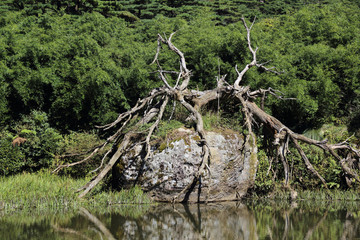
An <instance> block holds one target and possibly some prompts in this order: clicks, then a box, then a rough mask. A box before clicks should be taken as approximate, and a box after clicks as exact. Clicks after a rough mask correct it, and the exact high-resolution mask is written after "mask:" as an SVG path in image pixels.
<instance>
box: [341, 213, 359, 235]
mask: <svg viewBox="0 0 360 240" xmlns="http://www.w3.org/2000/svg"><path fill="white" fill-rule="evenodd" d="M351 217H352V214H351V213H350V212H347V213H346V220H345V222H344V224H343V234H342V236H341V240H345V239H356V237H359V236H356V234H357V233H358V232H359V231H360V229H359V226H360V217H359V216H357V218H356V219H355V220H351V219H350V218H351Z"/></svg>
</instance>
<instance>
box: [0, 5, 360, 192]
mask: <svg viewBox="0 0 360 240" xmlns="http://www.w3.org/2000/svg"><path fill="white" fill-rule="evenodd" d="M0 13H1V16H0V126H1V127H2V128H4V129H3V130H2V131H1V139H0V150H1V151H0V163H1V164H0V171H1V174H2V175H10V174H14V173H18V172H21V171H22V170H27V171H35V170H37V169H39V168H42V167H49V166H51V164H53V161H54V159H55V156H56V155H58V154H59V152H62V153H63V152H67V153H73V152H78V150H79V151H80V150H82V149H83V148H86V147H89V145H87V142H88V143H89V142H96V141H97V139H95V138H94V135H92V134H88V133H80V131H82V130H88V129H90V128H92V127H93V126H95V125H99V124H103V123H106V122H109V121H111V120H113V119H114V118H115V117H116V116H117V114H118V113H119V112H122V111H124V110H126V109H128V108H129V107H130V106H133V105H134V104H135V102H136V101H137V99H138V98H139V97H142V96H144V95H146V94H147V93H148V91H149V90H150V89H152V88H154V87H158V86H160V84H161V83H160V81H158V79H157V78H156V74H154V73H153V72H154V71H155V70H156V66H155V64H154V65H149V64H150V63H151V62H152V60H153V56H154V53H155V51H156V39H155V38H156V35H157V34H158V33H163V32H165V34H166V35H167V36H169V34H170V33H172V32H175V31H177V33H176V35H175V36H174V38H173V42H174V44H175V45H176V46H178V47H179V49H182V51H183V52H184V54H185V56H186V59H187V61H188V62H187V64H188V67H189V69H191V70H192V75H193V79H195V80H196V81H194V82H192V83H191V85H190V86H189V87H191V88H193V89H200V90H203V89H208V88H213V87H215V86H216V77H217V76H219V75H223V74H227V78H226V80H227V81H229V82H230V83H231V82H232V81H234V79H235V78H236V71H235V69H234V66H235V65H236V64H237V65H239V66H243V65H244V64H246V63H247V62H248V61H249V60H250V59H251V56H250V55H249V53H248V50H247V42H246V34H245V32H244V31H243V30H242V25H241V23H239V18H240V17H241V16H242V15H244V16H245V17H247V18H248V19H249V20H251V21H252V20H253V19H254V17H255V16H256V17H257V19H259V20H257V21H256V22H255V25H254V26H253V29H252V37H253V43H254V45H256V46H259V47H260V48H259V51H258V58H260V60H261V61H263V62H266V61H268V60H272V62H270V64H271V65H273V66H276V67H277V68H278V70H280V71H284V73H283V74H281V75H275V74H274V75H269V74H263V72H262V71H261V70H251V71H249V72H248V74H247V75H246V76H245V78H244V81H245V84H248V85H250V86H251V87H252V89H258V88H268V87H271V88H274V89H278V90H280V91H282V92H283V93H284V95H285V96H286V97H293V98H296V100H290V101H287V102H286V104H284V101H283V100H278V99H275V98H271V97H269V98H267V99H266V104H265V109H266V111H267V112H269V113H271V114H272V115H274V116H275V117H277V118H278V119H280V120H281V121H282V122H283V123H284V124H286V125H287V126H289V127H291V128H292V129H294V130H295V131H297V132H304V131H305V130H306V129H308V130H309V129H319V128H321V126H323V125H324V124H325V123H334V122H335V123H337V124H338V123H340V124H342V125H345V124H348V125H349V126H350V128H349V131H351V132H357V134H358V136H360V130H359V129H360V125H359V122H360V120H359V116H360V107H359V104H360V102H359V97H360V80H359V79H360V67H359V66H360V52H359V51H360V50H359V49H360V36H359V34H358V33H359V30H360V20H359V17H358V16H359V15H360V7H359V3H358V1H346V0H333V1H325V0H321V1H318V0H316V1H315V0H314V1H313V0H301V1H289V0H272V1H255V0H250V1H241V0H238V1H229V0H214V1H204V0H196V1H165V0H145V1H135V0H128V1H102V0H91V1H57V0H44V1H33V0H5V1H1V2H0ZM3 13H4V14H3ZM172 54H173V53H171V52H168V53H165V54H163V55H161V56H160V57H159V62H160V64H161V66H162V68H163V69H166V70H173V71H178V69H176V68H177V66H178V63H177V61H176V60H174V58H173V55H172ZM174 66H175V67H174ZM167 77H168V78H169V82H170V83H171V84H173V83H175V81H176V77H177V76H176V75H174V76H170V74H169V75H168V76H167ZM215 105H216V104H215ZM220 105H221V106H220V109H226V111H224V112H221V113H224V114H228V115H222V116H223V117H225V118H226V120H221V121H223V122H221V121H220V124H225V121H226V122H227V123H228V124H229V125H231V124H233V125H234V124H235V123H236V118H239V116H233V115H232V113H233V112H235V111H233V109H230V104H227V103H226V101H225V103H220ZM214 109H217V107H214V108H213V109H207V110H209V111H213V110H214ZM175 114H181V112H180V113H175ZM214 119H216V118H214V117H213V116H210V115H209V118H208V119H207V120H208V123H209V127H211V125H216V124H218V123H216V121H215V122H214ZM173 123H174V122H172V123H170V125H171V124H173ZM174 125H177V123H176V124H175V123H174ZM164 126H165V125H164ZM325 126H326V125H325ZM71 130H72V131H79V132H71ZM60 132H61V133H62V134H69V135H61V134H60ZM19 134H20V135H21V136H24V137H26V138H28V139H29V140H28V142H26V143H25V144H24V145H23V146H22V147H21V148H12V146H11V141H12V140H13V139H14V138H15V137H16V136H17V135H19ZM159 134H160V133H159ZM339 134H340V136H341V135H342V133H339ZM160 135H161V134H160ZM324 135H326V134H325V133H324ZM345 135H347V134H345ZM72 144H75V145H77V146H78V147H79V149H72ZM308 150H309V151H310V152H311V153H312V154H311V155H312V156H313V158H312V159H311V161H313V163H314V165H315V166H316V168H317V170H318V171H319V172H320V174H323V175H324V177H325V178H326V179H327V180H329V181H330V182H332V183H333V187H337V186H338V185H337V184H340V183H341V176H339V172H337V171H338V168H337V167H334V166H335V163H334V164H333V165H332V163H331V161H330V163H329V164H330V165H324V164H323V162H325V161H322V160H323V159H324V158H326V157H327V156H324V155H322V153H319V152H317V151H315V150H313V149H308ZM259 159H260V172H259V174H258V177H259V179H261V180H262V181H261V184H263V185H262V186H259V188H262V189H265V190H266V189H270V188H271V184H272V183H273V182H272V181H273V180H272V178H271V177H270V175H269V174H268V175H266V174H263V173H264V171H267V169H268V167H269V165H268V162H266V161H267V159H266V158H265V154H263V155H262V153H261V152H260V155H259ZM76 160H77V159H75V158H73V159H70V160H69V161H70V162H72V161H76ZM57 161H63V160H59V159H57ZM292 161H293V162H294V163H298V162H297V161H299V159H298V156H293V160H292ZM261 164H263V165H261ZM300 165H301V164H300ZM93 167H94V166H93V165H91V164H90V165H89V166H87V168H86V169H87V170H88V169H90V168H93ZM279 167H280V168H281V165H280V166H279ZM303 171H304V172H305V166H303V168H299V170H298V171H297V172H296V171H294V176H295V177H296V178H295V179H296V181H300V177H302V181H303V183H307V184H309V185H311V186H315V185H317V184H318V183H317V182H311V183H310V182H309V181H310V179H313V178H308V177H307V176H304V174H303V173H302V172H303ZM84 173H85V170H84V171H82V170H80V169H78V170H74V172H73V173H72V174H74V175H82V174H84ZM262 174H263V175H262ZM303 183H299V184H303Z"/></svg>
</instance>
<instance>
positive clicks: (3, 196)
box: [0, 173, 151, 210]
mask: <svg viewBox="0 0 360 240" xmlns="http://www.w3.org/2000/svg"><path fill="white" fill-rule="evenodd" d="M85 183H86V179H73V178H69V177H64V176H57V175H52V174H50V173H36V174H29V173H24V174H19V175H15V176H10V177H1V178H0V209H5V210H11V209H60V208H71V209H76V208H78V207H80V206H92V207H97V206H109V205H115V204H149V203H151V200H150V198H149V197H147V195H146V194H144V193H143V191H142V190H141V189H140V188H139V187H135V188H133V189H130V190H123V191H119V192H104V191H97V193H95V194H93V195H90V196H87V197H86V198H84V199H79V198H78V196H77V193H76V189H78V188H80V187H81V186H83V185H84V184H85Z"/></svg>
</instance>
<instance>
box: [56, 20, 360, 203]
mask: <svg viewBox="0 0 360 240" xmlns="http://www.w3.org/2000/svg"><path fill="white" fill-rule="evenodd" d="M242 21H243V24H244V27H245V29H246V33H247V43H248V49H249V51H250V53H251V54H252V60H251V62H250V63H248V64H246V65H245V66H244V68H243V69H242V70H239V69H238V66H237V65H236V66H235V70H236V72H237V74H238V75H237V78H236V79H235V81H234V84H232V85H231V84H229V83H227V82H226V81H225V77H226V75H225V76H223V77H221V78H220V79H218V82H217V87H216V88H215V89H210V90H204V91H199V90H191V89H188V85H189V82H190V80H191V71H190V70H189V69H188V68H187V65H186V59H185V55H184V53H183V52H181V51H180V50H179V49H178V48H177V47H176V46H175V45H174V44H173V42H172V38H173V36H174V34H175V33H172V34H171V35H170V37H169V38H168V39H167V38H166V37H162V36H161V35H160V34H158V39H157V43H158V46H157V50H156V53H155V57H154V61H153V63H157V66H158V71H156V73H158V74H159V79H160V80H161V81H162V82H163V84H164V86H163V87H160V88H156V89H153V90H152V91H150V92H149V94H148V96H147V97H145V98H143V99H140V100H138V102H137V103H136V105H135V106H134V107H133V108H131V109H130V110H128V111H127V112H124V113H121V114H119V116H118V118H117V119H116V120H115V121H113V122H112V123H109V124H106V125H104V126H100V127H99V128H100V129H102V130H103V131H110V130H112V129H114V128H116V127H117V128H118V129H117V130H116V131H115V133H114V134H113V135H111V136H110V137H109V138H108V139H107V140H106V141H104V143H103V144H102V145H100V146H98V147H97V148H96V149H95V150H93V152H92V153H91V154H90V156H88V157H86V158H85V159H83V160H81V161H79V162H78V163H77V164H80V163H84V162H86V161H87V160H88V159H89V158H91V157H92V156H93V155H95V154H96V153H97V152H98V150H99V149H100V148H102V147H103V146H105V145H106V144H112V148H111V151H108V152H107V153H106V156H105V157H104V158H103V159H102V162H101V165H100V166H99V168H98V169H99V173H98V174H97V175H96V176H95V177H94V178H93V179H92V180H91V181H90V182H89V183H87V184H86V185H85V186H83V187H82V188H80V189H79V191H81V193H80V194H79V197H84V196H85V195H86V194H87V193H89V192H90V191H91V190H92V189H93V188H94V187H95V186H96V185H97V184H98V183H99V182H100V181H101V180H102V179H104V177H105V176H106V175H107V174H108V173H109V172H110V170H111V169H112V168H113V167H114V166H115V164H116V163H117V162H119V161H122V159H124V158H127V156H128V155H129V154H130V152H131V151H132V150H133V149H134V148H135V147H138V148H139V149H140V150H139V153H138V154H137V156H136V159H139V157H140V158H142V163H141V164H142V166H144V165H146V164H148V165H151V162H152V158H153V151H154V149H153V148H152V143H151V138H152V136H153V135H154V133H155V131H156V129H157V128H158V127H159V124H160V122H161V121H162V119H163V117H164V112H165V109H166V107H167V105H168V103H169V102H171V101H169V100H172V101H173V104H174V105H175V103H176V102H178V103H179V104H180V105H182V106H183V107H184V108H185V109H186V110H187V111H188V115H189V116H193V117H192V119H193V120H194V122H195V127H194V130H195V133H196V134H197V136H198V137H199V139H200V140H199V141H198V144H197V145H198V147H200V148H201V154H200V156H199V161H197V162H196V163H195V165H196V166H195V167H193V168H191V169H192V170H191V171H192V172H191V173H190V175H189V176H191V177H192V181H190V182H188V183H187V184H183V185H181V187H177V188H176V191H177V194H176V195H175V196H174V195H173V196H174V197H172V198H167V200H169V201H170V200H171V201H186V196H189V194H191V191H194V188H195V186H198V188H199V191H198V193H199V194H201V188H202V187H206V188H207V191H206V197H205V198H204V197H202V198H201V197H199V198H198V199H205V201H207V200H208V199H210V200H219V198H216V197H213V196H212V195H211V194H213V195H216V194H215V193H214V192H213V191H211V190H212V187H214V186H215V185H213V184H212V183H211V180H212V179H213V178H214V176H215V175H216V174H217V173H216V172H214V171H219V170H216V164H217V163H216V161H218V160H216V159H217V157H216V156H213V155H212V152H211V149H210V148H211V147H210V146H211V143H210V142H209V140H208V136H207V134H208V133H207V132H206V131H205V129H204V123H203V116H202V114H201V108H202V107H203V106H206V105H208V104H209V103H211V102H212V101H214V100H217V101H220V100H223V99H225V97H226V99H229V98H231V99H233V100H234V102H236V103H239V102H240V107H241V111H242V113H243V117H244V125H245V127H246V129H247V134H246V135H247V136H245V138H244V141H242V142H241V141H240V142H241V143H240V142H239V146H237V149H243V148H244V146H247V149H248V152H247V153H246V154H247V156H250V158H249V159H251V161H247V162H243V164H245V165H244V166H242V169H243V170H244V171H248V174H247V175H246V177H244V176H242V177H239V178H236V179H239V182H238V183H237V184H236V185H237V186H234V187H233V190H234V196H235V197H232V198H227V199H232V200H235V199H238V198H239V197H241V196H242V194H240V190H241V191H243V192H246V191H247V189H248V188H249V187H251V186H252V184H253V183H254V181H255V175H256V169H257V164H258V161H257V144H256V135H255V133H254V131H253V128H254V126H253V123H255V122H256V123H260V124H261V125H262V126H264V127H266V128H267V129H268V130H269V131H270V132H271V134H272V136H270V137H271V138H272V139H273V141H272V142H273V144H274V146H275V147H277V149H278V151H277V157H279V158H280V159H281V161H282V164H283V166H284V178H285V185H286V186H288V187H289V164H288V161H287V153H288V152H289V145H293V146H295V149H296V150H297V151H298V153H299V155H300V157H301V159H302V160H303V162H304V164H305V165H306V167H307V169H308V170H309V172H310V173H312V174H313V175H314V176H316V177H317V178H319V179H320V180H321V182H322V183H323V184H324V186H325V187H327V185H326V181H325V179H324V178H323V177H322V176H321V175H320V174H319V173H318V172H317V171H316V170H315V168H314V167H313V166H312V164H311V162H310V160H309V158H308V157H307V155H306V153H305V152H304V151H303V149H302V147H301V144H300V142H301V143H302V144H307V145H313V146H316V147H318V148H321V149H323V150H324V151H326V152H328V153H329V154H331V155H332V156H333V157H334V158H335V159H337V160H338V163H339V165H340V166H341V168H342V170H343V172H344V174H345V175H346V176H347V177H348V178H349V179H355V180H357V181H359V182H360V180H359V177H358V174H357V172H356V170H355V169H354V168H353V167H351V166H350V162H353V161H352V159H355V160H356V161H359V158H360V153H359V150H357V149H355V148H354V147H352V146H350V145H349V144H347V142H343V143H340V144H328V143H327V141H315V140H313V139H310V138H307V137H305V136H303V135H300V134H297V133H294V132H293V131H291V130H290V129H289V128H288V127H287V126H285V125H284V124H283V123H281V122H280V121H279V120H278V119H276V118H275V117H274V116H271V115H269V114H268V113H266V112H265V111H264V110H263V107H262V108H259V107H258V106H257V105H256V103H255V102H254V101H255V99H257V98H258V97H261V98H262V101H264V99H265V94H267V93H268V94H270V95H272V96H275V97H277V98H279V99H286V98H284V97H283V94H282V93H281V92H279V91H276V90H274V89H271V88H269V89H267V90H264V89H259V90H254V91H251V90H250V87H249V86H242V85H241V83H242V79H243V77H244V75H245V74H246V72H247V71H249V69H250V68H252V67H258V68H262V69H263V70H265V72H270V73H274V74H280V72H278V71H276V70H274V69H275V68H273V67H270V68H268V67H265V63H261V64H259V63H257V59H256V58H257V56H256V54H257V50H258V48H255V49H254V48H253V47H252V45H251V29H252V27H253V26H254V22H255V19H254V21H253V22H252V24H251V26H250V27H249V26H248V25H247V23H246V21H245V19H244V18H242ZM162 45H165V46H167V49H168V50H169V51H173V52H174V53H176V55H177V57H178V58H179V62H180V66H179V67H175V68H177V69H179V72H175V71H168V70H163V69H162V68H161V66H160V64H159V62H158V57H159V55H160V54H161V51H163V49H162ZM166 73H176V74H177V76H178V77H177V80H176V84H175V86H171V85H170V84H169V82H168V81H167V78H166V75H165V74H166ZM292 100H293V99H292ZM170 108H171V107H170ZM173 111H174V110H173ZM239 111H240V110H239ZM135 116H142V117H140V118H136V117H135ZM172 116H173V114H171V117H172ZM134 121H135V122H136V123H135V124H133V122H134ZM131 122H132V125H130V124H131ZM260 124H259V125H260ZM118 125H120V126H118ZM141 126H142V127H143V128H145V130H142V131H138V129H139V128H140V127H141ZM125 129H126V130H125ZM105 161H107V163H105V164H104V165H103V162H105ZM136 161H137V160H136ZM136 161H135V164H137V163H136ZM183 164H184V165H186V164H187V163H186V162H184V163H183ZM74 165H75V164H74ZM353 165H354V164H353ZM69 166H71V165H70V164H64V165H61V166H59V167H58V168H57V169H56V170H55V172H58V171H60V170H61V169H62V168H64V167H69ZM229 166H230V167H231V166H232V165H231V164H230V165H229ZM233 167H234V166H233ZM142 170H144V168H142ZM122 171H126V169H123V170H122ZM144 171H146V169H145V170H144ZM174 171H175V170H174ZM138 174H139V175H138V177H137V179H140V178H141V176H140V175H141V174H144V173H143V172H141V173H140V172H139V173H138ZM167 174H172V173H167ZM139 176H140V177H139ZM166 179H167V180H164V181H167V182H169V181H171V179H172V177H168V178H166ZM233 179H234V177H233ZM244 179H246V180H244ZM240 181H245V182H246V184H244V182H240ZM206 184H207V186H205V185H206ZM162 185H164V182H160V183H156V184H155V185H153V188H158V187H161V186H162ZM149 191H151V190H149ZM166 191H167V190H165V189H164V193H166ZM203 192H204V191H203ZM203 194H204V193H203ZM165 199H166V198H164V199H162V200H165ZM160 200H161V199H160ZM222 200H224V198H223V199H222ZM199 201H200V200H199Z"/></svg>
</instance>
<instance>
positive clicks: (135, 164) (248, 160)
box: [118, 128, 257, 202]
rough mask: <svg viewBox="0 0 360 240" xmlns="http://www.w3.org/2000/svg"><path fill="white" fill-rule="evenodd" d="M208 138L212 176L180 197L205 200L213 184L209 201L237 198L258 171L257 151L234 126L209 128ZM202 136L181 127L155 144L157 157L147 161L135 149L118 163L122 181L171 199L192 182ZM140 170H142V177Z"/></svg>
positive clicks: (154, 150) (248, 185) (198, 160)
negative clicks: (251, 147)
mask: <svg viewBox="0 0 360 240" xmlns="http://www.w3.org/2000/svg"><path fill="white" fill-rule="evenodd" d="M206 139H207V141H208V143H209V147H210V152H211V163H210V170H211V179H210V177H209V176H210V175H209V174H208V173H207V174H205V175H203V177H202V178H201V184H199V183H197V184H196V185H194V186H192V188H191V193H190V192H189V193H185V194H183V195H182V196H180V197H179V198H178V199H179V200H187V201H190V202H198V201H205V200H206V195H207V192H208V187H209V186H211V188H210V194H209V197H208V200H209V201H223V200H237V199H239V198H240V197H242V196H243V195H244V194H245V193H246V191H247V189H248V188H249V187H250V186H251V185H252V184H253V182H254V179H255V174H256V166H257V158H256V153H255V154H252V155H251V154H250V150H249V149H250V146H249V144H248V143H246V144H244V138H243V136H242V135H240V134H237V133H235V132H233V131H230V130H225V131H223V132H222V133H215V132H207V135H206ZM199 140H200V138H199V137H198V136H197V135H196V134H195V133H194V132H193V131H191V130H188V129H183V128H180V129H178V130H176V131H175V132H173V133H172V134H171V137H169V138H168V140H167V142H162V143H157V146H154V147H153V153H154V155H153V158H152V159H150V160H148V161H146V162H143V161H142V160H141V159H140V158H139V157H136V156H135V155H136V154H139V153H140V155H141V149H134V151H133V152H132V155H131V156H129V155H128V156H125V157H124V158H122V160H121V162H120V163H119V164H118V169H119V172H121V174H120V177H119V184H120V185H121V186H122V187H127V186H132V185H133V184H134V183H135V182H136V184H139V185H141V186H142V187H143V189H145V190H147V191H149V192H150V195H151V196H152V197H153V198H154V199H155V200H159V201H167V200H171V199H172V198H173V197H174V196H176V195H177V194H178V193H179V192H180V191H181V190H182V189H183V188H185V187H186V186H188V185H189V184H191V183H192V181H193V179H194V177H193V176H194V173H195V172H196V170H197V169H198V168H199V164H200V161H201V151H202V149H201V144H200V141H199ZM139 172H142V175H141V177H139V176H140V175H139Z"/></svg>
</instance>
